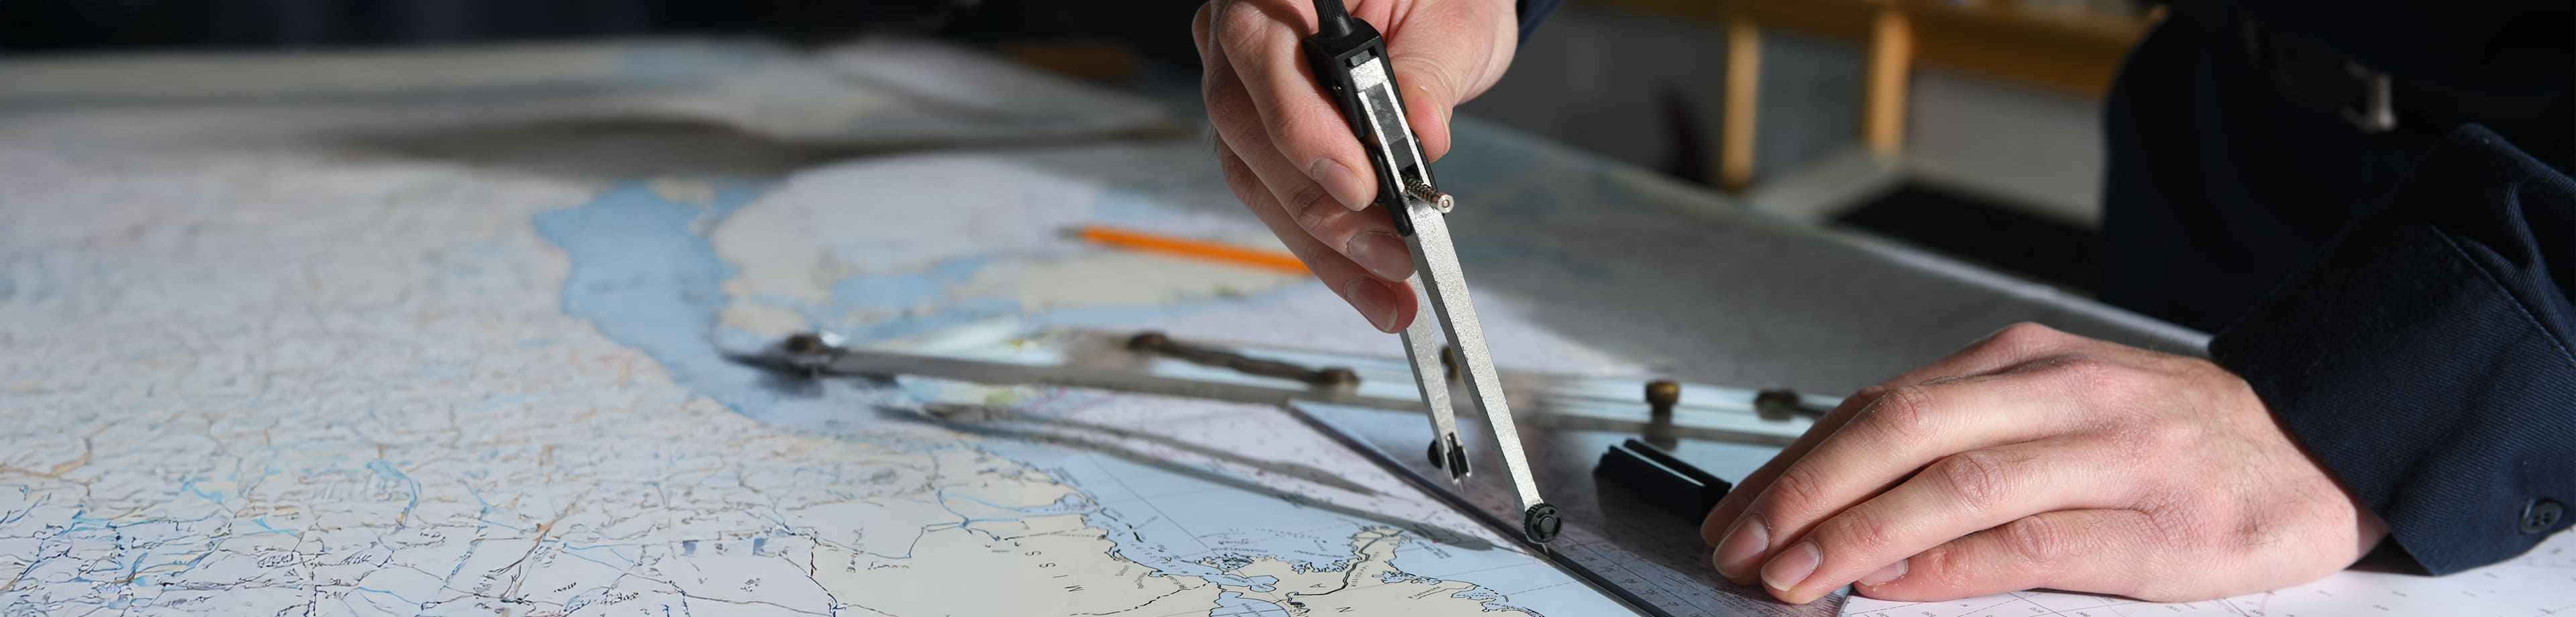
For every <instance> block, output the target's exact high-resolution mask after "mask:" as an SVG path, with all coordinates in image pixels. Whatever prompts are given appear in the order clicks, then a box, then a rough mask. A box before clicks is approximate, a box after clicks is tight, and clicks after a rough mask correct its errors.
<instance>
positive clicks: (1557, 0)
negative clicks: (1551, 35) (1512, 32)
mask: <svg viewBox="0 0 2576 617" xmlns="http://www.w3.org/2000/svg"><path fill="white" fill-rule="evenodd" d="M1564 3H1565V0H1520V1H1519V2H1517V3H1514V4H1513V6H1514V7H1517V8H1518V9H1519V10H1520V14H1521V42H1523V43H1527V42H1529V37H1530V33H1532V32H1537V31H1538V23H1539V22H1542V21H1547V14H1548V13H1553V12H1556V5H1559V4H1564Z"/></svg>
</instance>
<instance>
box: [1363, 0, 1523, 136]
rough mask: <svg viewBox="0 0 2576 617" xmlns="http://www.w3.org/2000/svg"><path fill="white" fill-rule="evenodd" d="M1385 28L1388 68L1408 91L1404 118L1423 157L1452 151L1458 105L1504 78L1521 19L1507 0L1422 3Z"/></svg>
mask: <svg viewBox="0 0 2576 617" xmlns="http://www.w3.org/2000/svg"><path fill="white" fill-rule="evenodd" d="M1398 18H1399V19H1398V20H1396V21H1397V24H1396V26H1395V27H1394V28H1391V29H1389V30H1388V31H1387V33H1386V53H1387V65H1388V68H1390V69H1393V70H1394V71H1395V82H1396V85H1398V86H1400V87H1402V88H1403V89H1404V92H1403V93H1402V96H1403V97H1404V111H1405V122H1406V123H1408V124H1411V125H1413V133H1414V135H1415V136H1417V137H1419V138H1420V139H1421V140H1422V153H1423V155H1424V156H1428V157H1431V158H1432V159H1433V160H1438V159H1439V158H1440V157H1441V156H1442V155H1444V154H1447V153H1448V152H1449V145H1450V143H1449V119H1450V117H1451V116H1452V115H1453V114H1454V110H1455V109H1456V108H1457V106H1458V104H1460V103H1464V102H1467V100H1468V99H1472V98H1475V97H1476V95H1478V94H1483V93H1484V92H1485V90H1486V89H1487V88H1491V87H1493V85H1494V82H1495V81H1497V80H1500V79H1502V76H1503V69H1505V68H1507V67H1509V66H1511V63H1512V52H1513V49H1514V48H1515V47H1517V46H1518V45H1519V44H1520V38H1519V37H1520V19H1519V16H1518V15H1517V14H1516V13H1515V12H1514V9H1513V8H1512V3H1511V2H1508V1H1494V0H1483V1H1466V2H1436V3H1435V2H1417V3H1414V4H1413V6H1412V7H1410V9H1409V10H1407V11H1406V12H1405V14H1403V15H1400V16H1398Z"/></svg>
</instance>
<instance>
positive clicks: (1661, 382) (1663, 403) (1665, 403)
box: [1646, 379, 1682, 419]
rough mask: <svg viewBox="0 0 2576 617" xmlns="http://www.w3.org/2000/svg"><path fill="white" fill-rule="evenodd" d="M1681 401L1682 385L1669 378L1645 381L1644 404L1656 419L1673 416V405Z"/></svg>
mask: <svg viewBox="0 0 2576 617" xmlns="http://www.w3.org/2000/svg"><path fill="white" fill-rule="evenodd" d="M1681 402H1682V385H1681V384H1680V383H1677V382H1674V381H1673V380H1670V379H1657V380H1654V381H1649V382H1646V406H1647V407H1648V408H1649V409H1651V410H1653V412H1654V417H1655V418H1656V419H1666V418H1671V417H1673V407H1674V406H1676V405H1680V404H1681Z"/></svg>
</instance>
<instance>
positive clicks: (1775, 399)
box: [1753, 388, 1800, 420]
mask: <svg viewBox="0 0 2576 617" xmlns="http://www.w3.org/2000/svg"><path fill="white" fill-rule="evenodd" d="M1799 402H1800V401H1799V399H1798V391H1797V390H1791V389H1788V388H1772V389H1769V390H1763V391H1762V392H1761V393H1759V394H1755V395H1753V413H1755V414H1758V415H1760V416H1762V419H1764V420H1787V419H1790V418H1793V417H1797V415H1798V405H1799Z"/></svg>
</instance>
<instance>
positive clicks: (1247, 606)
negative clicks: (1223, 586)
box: [1208, 591, 1292, 617]
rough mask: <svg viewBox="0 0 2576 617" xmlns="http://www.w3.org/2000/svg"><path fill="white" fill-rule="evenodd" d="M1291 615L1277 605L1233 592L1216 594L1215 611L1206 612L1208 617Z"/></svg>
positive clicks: (1276, 616)
mask: <svg viewBox="0 0 2576 617" xmlns="http://www.w3.org/2000/svg"><path fill="white" fill-rule="evenodd" d="M1291 614H1292V613H1289V612H1288V609H1287V608H1285V607H1281V606H1279V605H1278V604H1277V603H1274V602H1271V601H1269V600H1260V599H1254V598H1246V597H1243V594H1242V593H1241V592H1234V591H1228V592H1225V593H1221V594H1217V596H1216V609H1215V610H1211V611H1208V617H1289V616H1290V615H1291Z"/></svg>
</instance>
